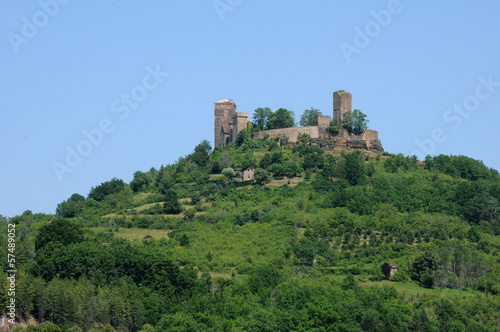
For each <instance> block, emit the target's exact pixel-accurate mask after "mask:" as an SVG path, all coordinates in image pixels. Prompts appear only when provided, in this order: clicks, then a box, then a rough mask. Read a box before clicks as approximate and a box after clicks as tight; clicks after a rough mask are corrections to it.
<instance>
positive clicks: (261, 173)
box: [253, 168, 271, 184]
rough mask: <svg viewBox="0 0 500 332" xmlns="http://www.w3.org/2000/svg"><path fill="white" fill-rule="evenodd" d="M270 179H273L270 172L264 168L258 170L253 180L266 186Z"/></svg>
mask: <svg viewBox="0 0 500 332" xmlns="http://www.w3.org/2000/svg"><path fill="white" fill-rule="evenodd" d="M270 178H271V176H270V174H269V172H268V171H266V170H265V169H263V168H257V169H256V170H255V172H254V174H253V179H254V180H255V182H257V183H258V184H266V183H268V182H269V179H270Z"/></svg>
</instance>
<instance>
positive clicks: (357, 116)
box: [352, 110, 369, 135]
mask: <svg viewBox="0 0 500 332" xmlns="http://www.w3.org/2000/svg"><path fill="white" fill-rule="evenodd" d="M368 122H369V121H368V120H367V119H366V114H364V113H363V112H361V111H360V110H354V111H352V131H353V132H354V133H355V134H356V135H359V134H362V133H364V132H365V131H366V129H368Z"/></svg>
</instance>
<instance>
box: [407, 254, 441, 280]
mask: <svg viewBox="0 0 500 332" xmlns="http://www.w3.org/2000/svg"><path fill="white" fill-rule="evenodd" d="M436 268H437V263H436V258H435V257H434V255H433V254H432V253H431V252H429V251H426V252H424V253H423V254H421V255H420V256H418V257H417V258H415V260H414V261H413V264H412V279H414V280H418V281H420V282H422V283H424V284H426V285H429V284H431V287H432V282H431V281H430V280H429V279H430V278H431V277H432V275H431V273H432V271H434V270H435V269H436Z"/></svg>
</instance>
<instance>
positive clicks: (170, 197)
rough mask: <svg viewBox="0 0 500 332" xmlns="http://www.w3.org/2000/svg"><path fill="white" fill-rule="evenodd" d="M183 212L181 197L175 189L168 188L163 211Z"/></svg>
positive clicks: (166, 212)
mask: <svg viewBox="0 0 500 332" xmlns="http://www.w3.org/2000/svg"><path fill="white" fill-rule="evenodd" d="M181 212H182V206H181V203H179V197H178V195H177V192H175V191H174V190H171V189H169V190H167V192H166V193H165V204H163V213H165V214H179V213H181Z"/></svg>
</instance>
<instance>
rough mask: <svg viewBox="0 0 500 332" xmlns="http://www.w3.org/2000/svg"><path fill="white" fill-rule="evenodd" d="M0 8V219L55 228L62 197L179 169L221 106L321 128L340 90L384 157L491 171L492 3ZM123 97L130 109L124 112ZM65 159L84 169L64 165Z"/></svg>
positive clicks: (497, 94) (498, 71)
mask: <svg viewBox="0 0 500 332" xmlns="http://www.w3.org/2000/svg"><path fill="white" fill-rule="evenodd" d="M54 4H57V6H56V5H54ZM214 4H215V5H216V6H217V8H215V6H214ZM0 9H1V11H0V12H1V14H0V15H1V20H0V36H1V38H0V63H1V64H2V66H1V67H0V73H1V81H0V85H1V86H0V88H1V91H2V97H1V98H0V109H1V110H2V111H1V112H2V113H1V114H2V118H1V121H0V151H1V158H2V159H1V163H0V179H1V182H0V185H1V190H0V214H2V215H5V216H9V217H12V216H14V215H17V214H21V213H22V212H23V211H24V210H28V209H29V210H32V211H33V212H46V213H54V212H55V208H56V205H57V204H58V203H59V202H61V201H63V200H65V199H67V198H68V197H69V196H71V194H73V193H80V194H82V195H84V196H86V195H87V194H88V192H89V190H90V188H91V187H92V186H95V185H98V184H100V183H101V182H103V181H107V180H110V179H111V178H113V177H118V178H121V179H123V180H124V181H126V182H129V181H131V179H132V175H133V173H134V172H135V171H137V170H149V169H150V168H151V167H153V166H154V167H156V168H158V167H159V166H160V165H162V164H169V163H172V162H174V161H175V160H177V159H178V157H179V156H184V155H186V154H189V153H190V152H191V151H192V150H193V148H194V146H195V145H196V144H198V143H199V142H200V141H202V140H204V139H208V140H210V141H213V102H215V101H218V100H221V99H225V98H227V99H234V101H235V102H236V104H237V105H238V111H240V112H249V113H252V112H253V110H254V109H256V108H257V107H270V108H271V109H273V110H276V109H277V108H280V107H286V108H288V109H289V110H293V111H294V112H295V114H296V115H297V119H298V117H299V116H300V114H302V112H303V111H304V109H307V108H310V107H315V108H318V109H320V110H321V111H322V112H323V113H324V114H331V113H332V93H333V92H334V91H335V90H340V89H342V90H347V91H349V92H351V93H352V95H353V108H358V109H361V111H363V112H364V113H366V114H367V115H368V117H369V119H370V124H369V126H370V128H371V129H374V130H378V131H379V137H380V139H381V141H382V143H383V145H384V148H385V149H386V151H389V152H391V153H403V154H405V155H408V154H410V153H416V152H419V151H420V152H422V151H423V152H422V155H423V154H425V153H426V152H430V153H431V154H433V155H434V154H441V153H443V154H455V155H458V154H461V155H467V156H470V157H473V158H475V159H479V160H482V161H483V162H484V163H485V164H486V165H487V166H488V167H493V168H495V169H500V154H499V153H498V141H497V137H498V135H497V132H498V128H499V126H500V121H499V120H500V115H499V110H500V83H497V82H500V60H499V59H500V58H499V54H500V43H499V40H498V38H499V37H498V36H499V35H500V20H499V19H498V13H500V3H499V2H498V1H481V2H471V1H467V2H466V1H463V2H457V1H439V2H430V1H429V2H426V3H425V4H424V3H422V2H418V1H409V0H401V1H399V2H398V1H365V2H363V3H360V2H354V1H326V0H325V1H307V2H306V1H297V0H286V1H285V0H280V1H262V0H252V1H250V0H242V1H239V0H231V1H229V0H221V1H211V0H209V1H159V0H157V1H118V0H115V1H107V0H101V1H75V0H73V1H69V0H64V1H63V0H59V2H56V0H42V1H39V2H37V1H3V2H2V4H1V5H0ZM373 13H375V14H373ZM377 13H378V14H377ZM388 14H389V15H388ZM375 17H377V19H378V21H377V19H376V18H375ZM360 31H362V32H361V33H360ZM155 71H156V72H157V73H156V74H154V75H151V73H150V72H155ZM158 72H159V73H158ZM164 73H168V76H167V75H165V74H164ZM148 75H149V76H148ZM488 80H489V81H492V82H490V83H487V81H488ZM484 82H486V83H484ZM146 87H147V88H148V90H147V89H146ZM131 93H132V94H134V96H135V98H136V99H137V100H138V101H140V102H138V103H135V104H133V102H134V101H133V100H131V101H126V95H130V94H131ZM122 98H125V99H123V100H122ZM127 102H128V103H129V104H130V106H127V104H126V103H127ZM454 104H457V106H456V107H455V106H454ZM132 107H134V108H132ZM127 112H128V113H127ZM96 129H98V130H100V131H101V129H102V130H105V131H106V133H103V134H102V138H101V137H99V135H94V136H93V137H92V139H93V141H94V143H95V144H94V143H91V142H90V141H89V140H88V139H87V138H86V137H85V135H84V134H83V131H85V130H86V131H87V132H89V133H94V134H95V133H96V131H95V130H96ZM101 132H102V131H101ZM433 132H434V134H433ZM433 135H434V137H433ZM416 142H420V143H421V145H422V144H423V147H419V146H418V145H417V143H416ZM68 148H69V150H70V151H71V150H75V151H76V150H77V149H80V152H82V154H85V156H83V157H82V156H80V157H81V160H78V159H75V158H74V157H73V159H72V158H69V161H70V162H69V163H68V162H67V161H66V158H67V155H68V153H69V152H68ZM54 165H57V166H58V167H59V175H60V176H59V178H58V176H57V175H56V172H55V171H54ZM61 165H63V167H62V166H61ZM61 167H62V168H61ZM64 167H66V168H64ZM68 170H71V173H70V172H67V171H68ZM61 174H62V175H61Z"/></svg>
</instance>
